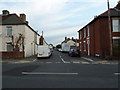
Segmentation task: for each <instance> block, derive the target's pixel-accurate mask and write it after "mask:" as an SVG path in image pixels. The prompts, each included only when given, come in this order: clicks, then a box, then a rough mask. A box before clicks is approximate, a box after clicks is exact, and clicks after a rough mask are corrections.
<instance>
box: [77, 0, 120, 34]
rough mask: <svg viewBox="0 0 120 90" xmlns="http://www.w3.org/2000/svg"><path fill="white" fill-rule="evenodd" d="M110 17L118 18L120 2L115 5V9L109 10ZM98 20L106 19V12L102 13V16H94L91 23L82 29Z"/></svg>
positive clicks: (119, 15)
mask: <svg viewBox="0 0 120 90" xmlns="http://www.w3.org/2000/svg"><path fill="white" fill-rule="evenodd" d="M110 16H111V17H120V1H119V2H118V4H117V5H116V7H114V8H111V9H110ZM100 18H108V10H107V11H105V12H103V13H102V14H100V15H98V16H96V17H95V18H94V19H93V20H92V21H91V22H89V23H88V24H87V25H85V26H84V27H83V28H85V27H86V26H88V25H90V24H91V23H93V22H95V21H96V20H98V19H100ZM83 28H81V29H80V30H79V31H81V30H82V29H83ZM79 31H78V32H79Z"/></svg>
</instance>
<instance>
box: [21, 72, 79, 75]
mask: <svg viewBox="0 0 120 90" xmlns="http://www.w3.org/2000/svg"><path fill="white" fill-rule="evenodd" d="M22 74H29V75H78V73H50V72H49V73H48V72H22Z"/></svg>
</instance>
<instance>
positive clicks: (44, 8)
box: [0, 0, 119, 45]
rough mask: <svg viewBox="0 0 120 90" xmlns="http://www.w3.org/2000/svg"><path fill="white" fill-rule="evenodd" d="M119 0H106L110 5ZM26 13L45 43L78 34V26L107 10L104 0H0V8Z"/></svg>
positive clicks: (111, 6)
mask: <svg viewBox="0 0 120 90" xmlns="http://www.w3.org/2000/svg"><path fill="white" fill-rule="evenodd" d="M118 1H119V0H109V2H110V8H113V7H115V6H116V5H117V2H118ZM2 10H8V11H10V13H16V14H18V15H19V14H21V13H24V14H26V17H27V21H28V22H29V25H30V26H31V27H32V28H33V29H34V30H35V31H38V32H39V34H40V35H41V33H42V31H43V35H44V38H45V40H46V41H47V42H48V43H52V44H53V45H57V44H60V43H61V42H62V41H63V40H64V38H65V37H69V38H72V37H74V38H75V39H76V38H78V32H77V31H79V29H81V28H82V27H83V26H85V25H86V24H88V23H89V22H90V21H91V20H93V19H94V16H96V15H100V14H101V13H103V12H105V11H106V10H107V0H99V1H98V0H86V1H85V0H0V11H1V14H2Z"/></svg>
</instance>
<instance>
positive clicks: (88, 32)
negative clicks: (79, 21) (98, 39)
mask: <svg viewBox="0 0 120 90" xmlns="http://www.w3.org/2000/svg"><path fill="white" fill-rule="evenodd" d="M87 34H88V37H89V36H90V28H89V26H87Z"/></svg>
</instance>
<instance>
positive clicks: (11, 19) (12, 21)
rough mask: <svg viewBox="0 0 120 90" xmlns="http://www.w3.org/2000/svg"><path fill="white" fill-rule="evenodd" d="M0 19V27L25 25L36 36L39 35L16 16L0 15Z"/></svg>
mask: <svg viewBox="0 0 120 90" xmlns="http://www.w3.org/2000/svg"><path fill="white" fill-rule="evenodd" d="M0 18H2V22H0V25H26V26H28V27H29V28H30V29H31V30H32V31H33V32H35V33H36V34H37V35H39V34H38V33H37V32H36V31H35V30H34V29H33V28H31V27H30V26H29V25H28V23H27V21H26V22H24V21H23V20H22V19H21V18H20V17H19V16H18V15H17V14H9V15H0ZM39 36H40V35H39Z"/></svg>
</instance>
